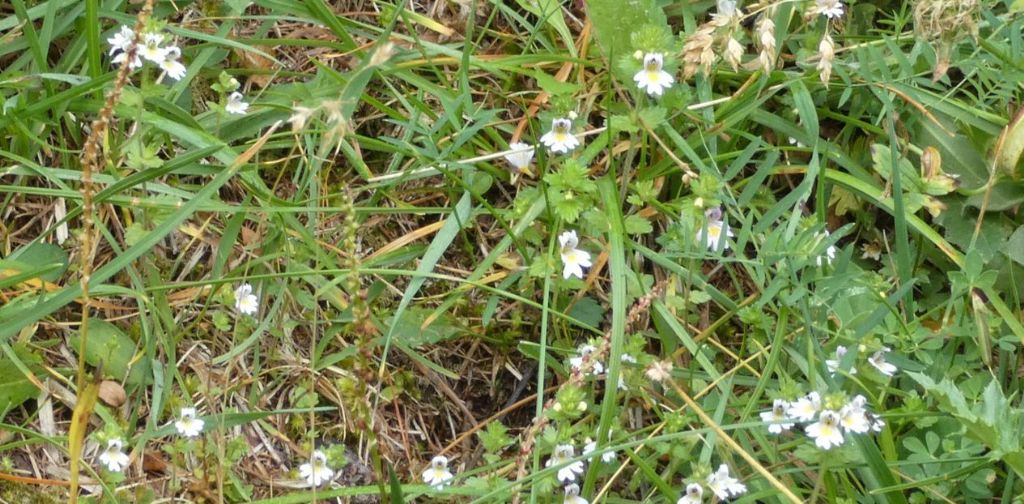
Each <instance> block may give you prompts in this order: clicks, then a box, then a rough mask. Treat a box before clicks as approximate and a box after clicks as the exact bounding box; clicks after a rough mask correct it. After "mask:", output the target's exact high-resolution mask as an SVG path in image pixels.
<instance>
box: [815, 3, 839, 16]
mask: <svg viewBox="0 0 1024 504" xmlns="http://www.w3.org/2000/svg"><path fill="white" fill-rule="evenodd" d="M815 9H816V10H817V11H818V12H819V13H820V14H821V15H822V16H825V17H827V18H829V19H836V18H841V17H843V2H842V0H817V5H816V6H815Z"/></svg>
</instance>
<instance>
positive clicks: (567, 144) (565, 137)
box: [540, 117, 580, 153]
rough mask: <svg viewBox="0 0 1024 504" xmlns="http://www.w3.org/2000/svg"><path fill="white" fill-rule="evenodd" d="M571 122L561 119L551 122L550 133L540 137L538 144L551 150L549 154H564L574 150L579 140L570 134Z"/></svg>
mask: <svg viewBox="0 0 1024 504" xmlns="http://www.w3.org/2000/svg"><path fill="white" fill-rule="evenodd" d="M571 130H572V120H570V119H568V118H565V117H562V118H558V119H553V120H552V121H551V131H549V132H547V133H544V136H542V137H540V143H542V144H544V145H545V146H547V147H548V148H549V149H551V152H556V153H557V152H561V153H566V152H569V151H571V150H573V149H575V148H576V147H577V146H578V145H579V144H580V140H579V139H578V138H576V135H573V134H572V131H571Z"/></svg>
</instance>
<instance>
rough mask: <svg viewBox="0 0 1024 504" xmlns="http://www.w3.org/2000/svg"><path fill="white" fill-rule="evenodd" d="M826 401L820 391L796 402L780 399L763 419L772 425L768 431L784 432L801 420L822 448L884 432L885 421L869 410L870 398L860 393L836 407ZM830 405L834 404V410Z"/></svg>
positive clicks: (806, 431) (831, 402) (763, 413)
mask: <svg viewBox="0 0 1024 504" xmlns="http://www.w3.org/2000/svg"><path fill="white" fill-rule="evenodd" d="M829 403H830V404H828V405H826V402H825V401H823V400H822V397H821V395H820V394H818V393H817V392H811V393H809V394H807V395H806V396H804V397H801V398H799V399H797V400H796V401H793V402H787V401H784V400H782V399H776V400H775V401H774V402H773V403H772V407H771V409H769V410H768V411H763V412H761V420H763V421H764V422H765V423H766V424H768V432H770V433H772V434H781V433H782V432H783V431H788V430H790V429H791V428H792V427H793V426H794V425H796V424H797V423H807V425H806V427H805V429H804V432H805V433H806V434H807V436H808V437H810V438H811V439H812V440H813V441H814V444H815V445H816V446H817V447H818V448H821V449H822V450H829V449H832V448H834V447H837V446H840V445H842V444H843V443H844V442H845V441H846V437H845V436H848V435H851V434H866V433H868V432H872V431H873V432H880V431H881V430H882V427H884V426H885V422H884V421H882V419H880V418H878V417H876V416H875V415H873V414H872V413H870V412H868V410H867V408H866V407H865V405H866V404H867V399H865V398H864V396H862V395H857V396H855V397H854V398H853V399H851V400H849V401H847V402H846V403H845V404H842V405H841V406H839V407H838V408H837V407H836V405H837V404H839V403H837V402H836V401H829ZM828 406H832V408H831V409H830V408H829V407H828Z"/></svg>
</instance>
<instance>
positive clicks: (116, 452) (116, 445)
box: [99, 439, 129, 472]
mask: <svg viewBox="0 0 1024 504" xmlns="http://www.w3.org/2000/svg"><path fill="white" fill-rule="evenodd" d="M122 446H123V445H122V444H121V440H120V439H111V440H109V441H107V448H106V449H105V450H103V452H102V453H100V457H99V459H100V464H102V465H103V466H104V467H106V468H107V469H109V470H110V471H111V472H121V471H122V470H124V468H125V467H128V463H129V460H128V455H125V454H124V453H123V452H122V451H121V447H122Z"/></svg>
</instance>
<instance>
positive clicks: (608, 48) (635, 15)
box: [585, 0, 668, 58]
mask: <svg viewBox="0 0 1024 504" xmlns="http://www.w3.org/2000/svg"><path fill="white" fill-rule="evenodd" d="M585 5H586V6H587V18H589V19H590V22H591V23H593V26H594V36H595V38H597V43H598V46H599V47H600V48H601V52H603V53H604V56H605V58H610V57H618V56H620V55H623V54H632V53H633V48H632V43H631V41H630V35H631V34H632V32H633V31H635V30H637V29H639V28H640V27H642V26H644V25H646V24H653V25H658V26H665V27H666V28H667V26H668V21H667V20H666V17H665V12H664V11H662V10H661V8H660V7H659V6H658V4H657V2H655V1H654V0H631V1H630V2H629V3H628V5H623V2H622V0H588V1H587V2H585Z"/></svg>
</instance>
